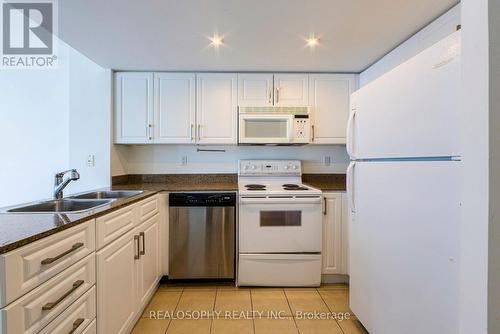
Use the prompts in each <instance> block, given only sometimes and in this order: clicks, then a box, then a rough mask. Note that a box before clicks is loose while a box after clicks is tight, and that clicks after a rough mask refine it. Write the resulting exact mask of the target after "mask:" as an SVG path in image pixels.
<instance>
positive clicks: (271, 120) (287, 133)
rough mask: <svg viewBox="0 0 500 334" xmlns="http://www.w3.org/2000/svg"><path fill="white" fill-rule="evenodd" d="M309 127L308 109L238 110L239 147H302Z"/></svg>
mask: <svg viewBox="0 0 500 334" xmlns="http://www.w3.org/2000/svg"><path fill="white" fill-rule="evenodd" d="M310 128H311V123H310V120H309V107H240V108H239V127H238V144H241V145H304V144H308V143H309V141H310Z"/></svg>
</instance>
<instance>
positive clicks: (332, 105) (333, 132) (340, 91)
mask: <svg viewBox="0 0 500 334" xmlns="http://www.w3.org/2000/svg"><path fill="white" fill-rule="evenodd" d="M355 84H356V80H355V75H354V74H310V75H309V88H310V93H309V102H310V105H311V107H312V108H311V113H312V129H311V130H312V131H311V137H312V138H311V140H312V143H313V144H345V142H346V127H347V119H348V118H349V98H350V95H351V93H352V92H353V91H354V89H355Z"/></svg>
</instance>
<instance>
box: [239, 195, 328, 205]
mask: <svg viewBox="0 0 500 334" xmlns="http://www.w3.org/2000/svg"><path fill="white" fill-rule="evenodd" d="M240 203H241V204H287V203H290V204H321V196H314V197H240Z"/></svg>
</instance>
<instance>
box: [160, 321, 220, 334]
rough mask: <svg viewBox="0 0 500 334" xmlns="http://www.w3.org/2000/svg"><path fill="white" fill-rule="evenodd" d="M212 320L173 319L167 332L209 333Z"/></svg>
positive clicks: (176, 333) (182, 333)
mask: <svg viewBox="0 0 500 334" xmlns="http://www.w3.org/2000/svg"><path fill="white" fill-rule="evenodd" d="M211 323H212V320H208V319H203V320H175V319H174V320H172V321H171V322H170V325H169V326H168V330H167V334H209V333H210V325H211Z"/></svg>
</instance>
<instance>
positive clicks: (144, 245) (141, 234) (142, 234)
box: [139, 232, 146, 255]
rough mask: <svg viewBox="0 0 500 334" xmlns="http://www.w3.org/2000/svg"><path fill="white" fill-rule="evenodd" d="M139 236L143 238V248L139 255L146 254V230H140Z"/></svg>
mask: <svg viewBox="0 0 500 334" xmlns="http://www.w3.org/2000/svg"><path fill="white" fill-rule="evenodd" d="M139 236H140V237H141V238H142V250H141V251H140V252H139V255H146V237H145V234H144V232H140V233H139Z"/></svg>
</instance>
